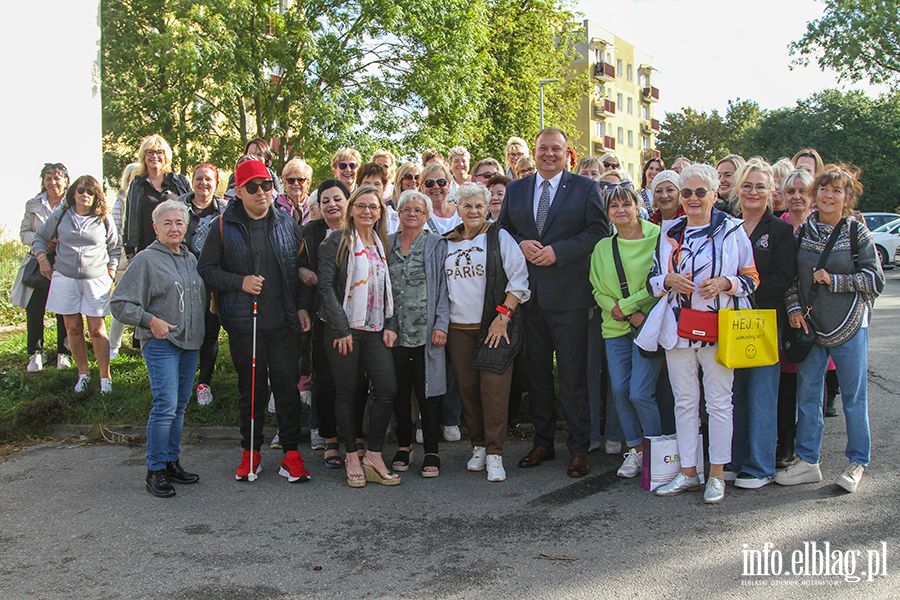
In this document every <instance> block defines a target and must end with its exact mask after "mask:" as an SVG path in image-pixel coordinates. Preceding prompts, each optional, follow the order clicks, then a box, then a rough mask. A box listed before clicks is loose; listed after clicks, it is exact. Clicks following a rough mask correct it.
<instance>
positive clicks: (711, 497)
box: [703, 477, 725, 504]
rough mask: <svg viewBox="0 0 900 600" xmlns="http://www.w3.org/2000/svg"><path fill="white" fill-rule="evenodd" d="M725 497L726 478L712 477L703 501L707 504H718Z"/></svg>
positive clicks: (707, 484) (707, 483)
mask: <svg viewBox="0 0 900 600" xmlns="http://www.w3.org/2000/svg"><path fill="white" fill-rule="evenodd" d="M724 499H725V480H724V479H722V478H721V477H710V478H709V481H707V482H706V490H705V491H704V492H703V501H704V502H706V503H707V504H718V503H719V502H721V501H722V500H724Z"/></svg>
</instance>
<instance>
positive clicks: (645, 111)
mask: <svg viewBox="0 0 900 600" xmlns="http://www.w3.org/2000/svg"><path fill="white" fill-rule="evenodd" d="M641 112H643V117H644V120H645V121H649V120H650V105H649V104H645V105H644V106H643V108H642V109H641Z"/></svg>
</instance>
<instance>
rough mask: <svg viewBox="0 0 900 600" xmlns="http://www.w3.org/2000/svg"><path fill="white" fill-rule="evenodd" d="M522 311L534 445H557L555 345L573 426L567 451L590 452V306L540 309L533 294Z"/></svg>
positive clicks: (568, 422)
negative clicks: (588, 379)
mask: <svg viewBox="0 0 900 600" xmlns="http://www.w3.org/2000/svg"><path fill="white" fill-rule="evenodd" d="M522 312H523V315H524V319H525V323H524V325H525V361H526V363H527V377H528V402H529V411H530V413H531V422H532V424H533V425H534V429H535V433H534V445H535V446H544V447H547V448H552V447H553V438H554V436H555V432H556V392H555V389H554V387H553V353H554V351H555V352H556V368H557V372H558V373H559V394H560V400H561V401H562V408H563V413H564V415H565V418H566V425H567V426H568V428H569V437H568V440H567V441H566V446H567V447H568V449H569V452H573V453H574V452H587V451H588V447H589V446H590V423H591V415H590V408H589V406H588V386H587V368H588V360H587V357H588V309H586V308H585V309H580V310H568V311H549V310H542V309H541V308H540V306H539V305H538V303H537V301H536V299H535V298H532V299H531V301H529V302H528V303H527V304H525V305H524V306H523V307H522Z"/></svg>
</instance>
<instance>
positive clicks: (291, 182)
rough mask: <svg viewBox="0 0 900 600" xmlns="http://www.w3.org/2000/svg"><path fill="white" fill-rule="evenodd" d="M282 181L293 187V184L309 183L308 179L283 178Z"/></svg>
mask: <svg viewBox="0 0 900 600" xmlns="http://www.w3.org/2000/svg"><path fill="white" fill-rule="evenodd" d="M284 180H285V181H287V182H288V183H289V184H291V185H294V184H295V183H306V182H307V181H309V178H308V177H285V178H284Z"/></svg>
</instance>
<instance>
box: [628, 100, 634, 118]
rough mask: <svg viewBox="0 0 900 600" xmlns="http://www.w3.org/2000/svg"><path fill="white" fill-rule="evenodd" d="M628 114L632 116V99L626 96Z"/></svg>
mask: <svg viewBox="0 0 900 600" xmlns="http://www.w3.org/2000/svg"><path fill="white" fill-rule="evenodd" d="M628 114H629V115H633V114H634V99H633V98H632V97H631V96H628Z"/></svg>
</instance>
